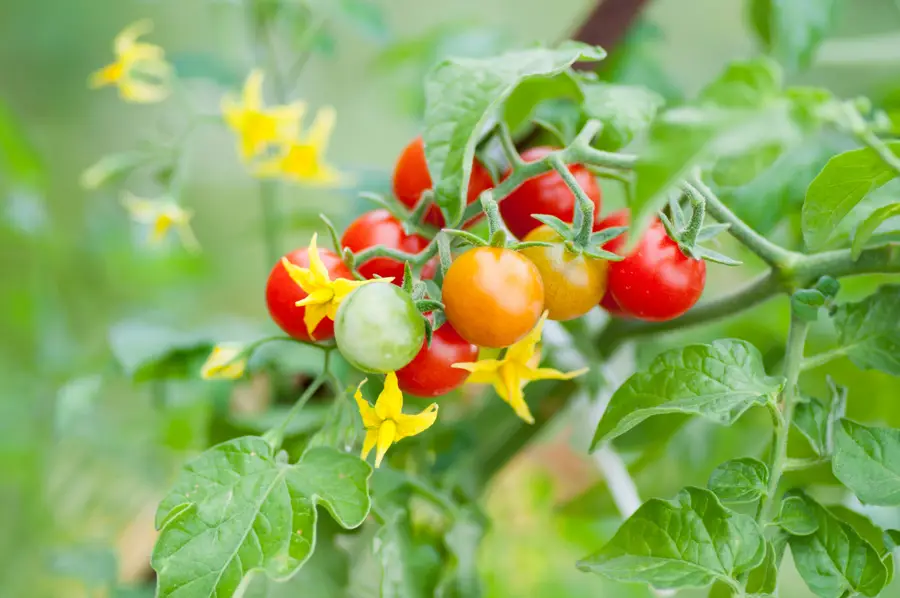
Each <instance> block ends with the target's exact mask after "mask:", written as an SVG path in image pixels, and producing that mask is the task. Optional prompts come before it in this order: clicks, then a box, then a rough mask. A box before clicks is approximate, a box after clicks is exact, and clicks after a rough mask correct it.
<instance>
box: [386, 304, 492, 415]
mask: <svg viewBox="0 0 900 598" xmlns="http://www.w3.org/2000/svg"><path fill="white" fill-rule="evenodd" d="M477 359H478V347H476V346H475V345H473V344H472V343H470V342H469V341H467V340H466V339H464V338H463V337H461V336H460V335H459V333H458V332H457V331H456V330H455V329H454V328H453V326H451V325H450V323H449V322H446V323H445V324H444V325H443V326H441V327H440V328H438V329H437V330H435V331H434V335H433V336H432V338H431V346H430V347H429V346H428V344H427V343H424V342H423V343H422V348H421V349H420V350H419V353H418V354H417V355H416V356H415V357H414V358H413V360H412V361H411V362H409V364H408V365H406V366H404V367H403V368H401V369H399V370H397V383H398V384H399V385H400V390H402V391H403V392H408V393H410V394H414V395H416V396H420V397H428V398H431V397H437V396H440V395H442V394H447V393H448V392H450V391H451V390H453V389H454V388H457V387H458V386H460V385H461V384H462V383H463V382H465V381H466V378H468V377H469V372H467V371H465V370H460V369H457V368H453V367H450V366H452V365H453V364H454V363H463V362H471V361H476V360H477Z"/></svg>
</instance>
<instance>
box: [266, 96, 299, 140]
mask: <svg viewBox="0 0 900 598" xmlns="http://www.w3.org/2000/svg"><path fill="white" fill-rule="evenodd" d="M268 113H269V114H270V115H271V117H272V118H273V119H274V120H275V121H276V122H277V124H278V127H277V132H278V135H279V138H281V139H283V140H294V139H296V138H297V136H298V134H299V131H300V122H301V121H302V120H303V115H304V114H306V103H305V102H294V103H292V104H285V105H283V106H272V107H271V108H270V109H269V110H268Z"/></svg>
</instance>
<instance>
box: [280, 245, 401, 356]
mask: <svg viewBox="0 0 900 598" xmlns="http://www.w3.org/2000/svg"><path fill="white" fill-rule="evenodd" d="M316 237H317V235H313V237H312V240H310V242H309V250H308V255H309V268H301V267H300V266H298V265H296V264H294V263H291V262H289V261H288V259H287V258H281V264H282V265H283V266H284V269H285V270H287V273H288V275H289V276H290V277H291V279H292V280H293V281H294V282H296V283H297V285H298V286H299V287H300V288H301V289H303V290H304V291H306V294H307V296H306V297H304V298H303V299H301V300H300V301H297V303H296V305H297V307H305V308H306V311H305V313H304V314H303V323H304V324H306V331H307V332H308V333H309V336H310V338H314V337H313V332H314V331H315V329H316V326H318V325H319V322H321V321H322V320H324V319H325V318H328V319H329V320H333V319H334V318H335V316H337V310H338V307H339V306H340V305H341V302H342V301H343V300H344V299H345V298H346V297H347V295H349V294H350V293H351V291H353V290H354V289H356V288H357V287H361V286H362V285H364V284H369V283H371V282H391V281H392V280H394V279H393V278H377V279H375V280H347V279H346V278H336V279H335V280H331V278H329V276H328V268H326V267H325V264H324V263H323V262H322V258H321V257H319V250H318V249H317V248H316Z"/></svg>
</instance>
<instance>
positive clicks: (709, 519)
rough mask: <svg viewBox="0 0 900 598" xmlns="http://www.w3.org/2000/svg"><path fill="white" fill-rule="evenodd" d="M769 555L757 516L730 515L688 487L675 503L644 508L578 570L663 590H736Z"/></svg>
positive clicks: (650, 503) (710, 497)
mask: <svg viewBox="0 0 900 598" xmlns="http://www.w3.org/2000/svg"><path fill="white" fill-rule="evenodd" d="M765 556H766V543H765V539H764V537H763V534H762V531H761V530H760V529H759V526H758V525H757V523H756V521H755V520H754V519H753V518H752V517H748V516H746V515H741V514H738V513H734V512H732V511H729V510H728V509H726V508H725V507H723V506H722V504H721V503H720V502H719V501H718V499H717V498H716V496H715V494H713V493H712V492H710V491H709V490H704V489H701V488H690V487H689V488H685V489H684V490H682V491H681V492H680V493H679V494H678V496H676V497H675V500H674V501H666V500H661V499H656V498H655V499H652V500H649V501H647V502H646V503H644V504H643V505H642V506H641V507H640V508H639V509H638V510H637V511H636V512H635V513H634V515H632V516H631V517H629V518H628V520H627V521H626V522H625V523H623V524H622V527H620V528H619V531H617V532H616V535H615V536H614V537H613V539H612V540H610V542H609V543H608V544H607V545H606V546H604V547H603V548H602V549H601V550H600V551H599V552H597V553H595V554H593V555H591V556H589V557H587V558H586V559H584V560H582V561H580V562H579V563H578V567H579V569H581V570H583V571H590V572H594V573H598V574H600V575H603V576H605V577H608V578H610V579H612V580H615V581H622V582H643V583H648V584H651V585H652V586H654V587H656V588H660V589H674V588H688V587H704V586H708V585H710V584H712V583H713V582H715V581H716V580H721V581H724V582H725V583H728V584H729V585H732V586H735V585H736V581H734V580H736V579H737V577H738V576H739V575H740V574H741V573H743V572H745V571H750V570H752V569H754V568H755V567H757V566H759V565H760V564H761V563H762V562H763V560H764V558H765Z"/></svg>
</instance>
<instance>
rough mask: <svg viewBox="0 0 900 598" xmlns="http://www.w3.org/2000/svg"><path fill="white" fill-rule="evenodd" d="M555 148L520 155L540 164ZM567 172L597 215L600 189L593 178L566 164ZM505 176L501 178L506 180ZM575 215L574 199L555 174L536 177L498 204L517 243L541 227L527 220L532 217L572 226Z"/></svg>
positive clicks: (581, 169)
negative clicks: (592, 205) (548, 217)
mask: <svg viewBox="0 0 900 598" xmlns="http://www.w3.org/2000/svg"><path fill="white" fill-rule="evenodd" d="M556 149H558V148H553V147H533V148H530V149H527V150H525V151H524V152H522V159H524V160H525V161H526V162H535V161H537V160H540V159H541V158H543V157H544V156H546V155H547V154H549V153H550V152H553V151H555V150H556ZM569 172H571V173H572V174H573V175H574V176H575V179H576V180H577V181H578V184H579V185H580V186H581V188H582V189H584V192H585V193H587V196H588V197H589V198H590V200H591V201H592V202H594V213H595V214H599V213H600V187H598V186H597V180H596V179H595V178H594V175H593V174H591V172H590V171H589V170H588V169H587V168H585V167H584V166H582V165H580V164H569ZM509 174H510V171H507V172H506V175H505V176H504V178H506V177H508V176H509ZM574 211H575V195H574V194H573V193H572V192H571V191H570V190H569V188H568V187H567V186H566V182H565V181H564V180H563V179H562V177H561V176H559V173H558V172H545V173H544V174H542V175H540V176H536V177H534V178H531V179H528V180H527V181H525V182H524V183H522V184H521V185H519V186H518V187H516V189H515V191H513V192H512V193H510V194H509V196H508V197H506V198H505V199H504V200H503V201H501V202H500V215H501V216H503V221H504V222H505V223H506V226H507V227H508V228H509V231H510V232H511V233H512V234H514V235H515V236H516V237H518V238H519V239H524V238H525V235H527V234H528V233H530V232H531V231H532V230H534V229H536V228H537V227H539V226H540V225H541V223H540V222H539V221H537V220H535V219H534V218H532V217H531V215H532V214H549V215H551V216H556V217H557V218H559V219H560V220H562V221H564V222H572V216H573V215H574Z"/></svg>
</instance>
